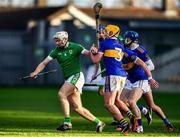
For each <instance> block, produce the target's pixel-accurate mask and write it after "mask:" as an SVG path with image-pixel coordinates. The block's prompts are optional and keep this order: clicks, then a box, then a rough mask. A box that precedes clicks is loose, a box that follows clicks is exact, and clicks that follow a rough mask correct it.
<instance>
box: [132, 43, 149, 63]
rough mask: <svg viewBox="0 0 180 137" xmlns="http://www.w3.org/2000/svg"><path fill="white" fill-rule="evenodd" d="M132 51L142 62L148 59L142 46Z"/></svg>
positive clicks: (146, 52)
mask: <svg viewBox="0 0 180 137" xmlns="http://www.w3.org/2000/svg"><path fill="white" fill-rule="evenodd" d="M132 51H133V52H135V53H136V54H137V56H138V57H139V58H140V59H141V60H142V61H144V62H146V61H148V60H149V59H150V58H149V55H148V51H147V49H145V48H144V46H143V45H142V44H140V45H139V46H138V47H137V48H135V49H133V50H132Z"/></svg>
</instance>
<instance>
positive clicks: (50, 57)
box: [48, 49, 56, 60]
mask: <svg viewBox="0 0 180 137" xmlns="http://www.w3.org/2000/svg"><path fill="white" fill-rule="evenodd" d="M55 58H56V50H55V49H54V50H52V51H51V52H50V53H49V55H48V59H50V60H52V59H55Z"/></svg>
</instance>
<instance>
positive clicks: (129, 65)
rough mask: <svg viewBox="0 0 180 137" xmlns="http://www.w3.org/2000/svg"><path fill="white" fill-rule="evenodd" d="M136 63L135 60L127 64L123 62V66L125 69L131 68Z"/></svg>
mask: <svg viewBox="0 0 180 137" xmlns="http://www.w3.org/2000/svg"><path fill="white" fill-rule="evenodd" d="M134 65H135V64H134V62H129V63H127V64H123V68H124V69H125V70H130V69H132V68H133V67H134Z"/></svg>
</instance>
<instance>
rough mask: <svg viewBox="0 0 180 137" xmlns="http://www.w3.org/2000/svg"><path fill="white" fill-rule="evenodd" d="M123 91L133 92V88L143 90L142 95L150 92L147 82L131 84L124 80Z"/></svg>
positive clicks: (140, 81)
mask: <svg viewBox="0 0 180 137" xmlns="http://www.w3.org/2000/svg"><path fill="white" fill-rule="evenodd" d="M124 88H125V89H128V90H133V89H134V88H141V89H142V90H143V94H145V93H147V92H149V91H151V87H150V85H149V83H148V80H139V81H136V82H135V83H131V82H130V81H129V80H128V79H127V80H126V84H125V87H124Z"/></svg>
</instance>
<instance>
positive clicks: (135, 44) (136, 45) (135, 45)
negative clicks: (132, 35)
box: [130, 43, 139, 50]
mask: <svg viewBox="0 0 180 137" xmlns="http://www.w3.org/2000/svg"><path fill="white" fill-rule="evenodd" d="M138 47H139V44H137V43H133V45H132V47H131V48H130V49H131V50H135V49H136V48H138Z"/></svg>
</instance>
